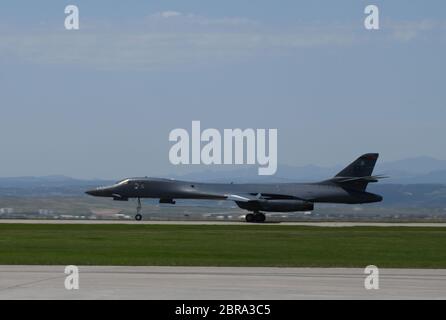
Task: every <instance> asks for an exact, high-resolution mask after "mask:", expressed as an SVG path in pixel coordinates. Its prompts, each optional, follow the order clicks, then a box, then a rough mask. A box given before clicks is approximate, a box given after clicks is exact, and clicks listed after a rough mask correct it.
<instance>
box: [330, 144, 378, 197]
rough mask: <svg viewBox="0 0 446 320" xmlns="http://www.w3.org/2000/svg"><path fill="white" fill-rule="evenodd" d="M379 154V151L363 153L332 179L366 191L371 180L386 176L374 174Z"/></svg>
mask: <svg viewBox="0 0 446 320" xmlns="http://www.w3.org/2000/svg"><path fill="white" fill-rule="evenodd" d="M378 156H379V154H378V153H367V154H363V155H362V156H360V157H359V158H358V159H356V160H355V161H353V162H352V163H351V164H349V165H348V166H347V167H346V168H345V169H343V170H342V171H341V172H339V173H338V174H337V175H336V176H335V177H334V178H332V179H330V181H331V182H334V183H337V184H339V185H341V186H342V187H343V188H346V189H351V190H358V191H365V189H366V188H367V185H368V184H369V183H370V182H377V181H378V179H381V178H385V177H383V176H372V172H373V169H374V168H375V164H376V161H377V160H378Z"/></svg>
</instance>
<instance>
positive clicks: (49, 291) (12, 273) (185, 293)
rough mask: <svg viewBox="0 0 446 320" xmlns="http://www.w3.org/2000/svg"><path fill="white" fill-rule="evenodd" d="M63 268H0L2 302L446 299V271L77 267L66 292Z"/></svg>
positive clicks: (0, 296)
mask: <svg viewBox="0 0 446 320" xmlns="http://www.w3.org/2000/svg"><path fill="white" fill-rule="evenodd" d="M64 269H65V267H64V266H0V299H211V300H212V299H237V300H238V299H254V300H255V299H273V300H274V299H446V270H444V269H443V270H418V269H380V271H379V287H380V288H379V289H378V290H366V289H365V287H364V280H365V278H366V276H367V275H365V274H364V270H363V269H345V268H342V269H340V268H339V269H338V268H336V269H322V268H232V267H231V268H227V267H224V268H223V267H222V268H220V267H107V266H105V267H102V266H88V267H87V266H85V267H84V266H80V267H79V290H66V289H65V286H64V282H65V277H66V275H65V274H64Z"/></svg>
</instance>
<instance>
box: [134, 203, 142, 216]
mask: <svg viewBox="0 0 446 320" xmlns="http://www.w3.org/2000/svg"><path fill="white" fill-rule="evenodd" d="M141 208H142V206H141V199H140V198H138V206H137V207H136V216H135V220H136V221H141V220H142V215H141V213H140V212H141Z"/></svg>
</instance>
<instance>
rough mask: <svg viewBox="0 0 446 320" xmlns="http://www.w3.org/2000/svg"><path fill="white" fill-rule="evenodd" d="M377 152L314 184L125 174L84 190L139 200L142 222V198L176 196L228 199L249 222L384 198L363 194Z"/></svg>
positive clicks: (169, 199) (171, 200) (138, 216)
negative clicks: (316, 207)
mask: <svg viewBox="0 0 446 320" xmlns="http://www.w3.org/2000/svg"><path fill="white" fill-rule="evenodd" d="M377 159H378V154H377V153H367V154H364V155H362V156H360V157H359V158H358V159H356V160H355V161H353V162H352V163H351V164H350V165H349V166H347V167H346V168H345V169H344V170H342V171H341V172H339V173H338V174H337V175H336V176H335V177H333V178H331V179H328V180H324V181H321V182H313V183H262V184H260V183H258V184H235V183H228V184H224V183H198V182H188V181H179V180H173V179H160V178H129V179H124V180H121V181H119V182H117V183H116V184H114V185H112V186H107V187H99V188H97V189H94V190H89V191H87V192H86V193H87V194H89V195H92V196H96V197H110V198H113V200H117V201H128V200H129V199H130V198H136V199H137V200H138V207H137V214H136V216H135V219H136V220H138V221H139V220H141V219H142V215H141V213H140V212H141V199H142V198H156V199H160V200H159V202H160V203H170V204H175V199H202V200H232V201H235V203H236V204H237V205H238V206H239V207H240V208H242V209H245V210H248V211H250V213H248V214H247V215H246V217H245V219H246V221H247V222H264V221H265V214H264V213H263V212H296V211H311V210H313V209H314V204H315V203H346V204H360V203H372V202H380V201H382V199H383V198H382V197H381V196H380V195H377V194H373V193H369V192H366V188H367V185H368V184H369V183H370V182H377V181H378V180H379V179H381V178H384V177H383V176H373V175H372V172H373V169H374V167H375V164H376V160H377Z"/></svg>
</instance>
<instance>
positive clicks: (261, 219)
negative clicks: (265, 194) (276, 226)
mask: <svg viewBox="0 0 446 320" xmlns="http://www.w3.org/2000/svg"><path fill="white" fill-rule="evenodd" d="M254 219H255V221H256V222H265V220H266V217H265V215H264V214H263V213H256V214H255V215H254Z"/></svg>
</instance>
